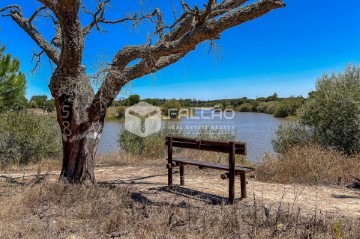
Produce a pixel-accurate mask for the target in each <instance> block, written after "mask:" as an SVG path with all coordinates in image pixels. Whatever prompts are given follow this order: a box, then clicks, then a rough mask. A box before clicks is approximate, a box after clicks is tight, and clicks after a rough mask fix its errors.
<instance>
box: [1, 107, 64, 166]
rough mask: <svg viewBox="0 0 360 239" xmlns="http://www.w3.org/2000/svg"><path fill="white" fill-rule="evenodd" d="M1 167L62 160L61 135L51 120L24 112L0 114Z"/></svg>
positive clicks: (44, 116) (52, 119) (50, 118)
mask: <svg viewBox="0 0 360 239" xmlns="http://www.w3.org/2000/svg"><path fill="white" fill-rule="evenodd" d="M0 135H1V136H0V164H2V165H4V164H5V165H6V164H9V163H20V164H28V163H30V162H36V161H39V160H41V159H42V158H44V157H51V158H58V157H61V136H60V130H59V127H58V124H57V123H56V120H55V118H54V117H51V116H47V115H41V116H39V115H35V114H32V113H29V112H27V111H20V112H7V113H3V114H0Z"/></svg>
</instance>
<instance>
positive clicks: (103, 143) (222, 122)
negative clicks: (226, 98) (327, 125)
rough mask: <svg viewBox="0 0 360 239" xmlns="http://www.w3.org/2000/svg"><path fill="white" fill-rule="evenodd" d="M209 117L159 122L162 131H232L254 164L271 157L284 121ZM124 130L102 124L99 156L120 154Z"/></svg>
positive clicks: (250, 116)
mask: <svg viewBox="0 0 360 239" xmlns="http://www.w3.org/2000/svg"><path fill="white" fill-rule="evenodd" d="M212 114H213V113H211V111H209V110H207V111H199V110H197V111H195V116H194V117H187V118H181V119H178V120H162V127H168V128H177V129H181V130H185V131H187V132H195V131H197V130H198V129H199V128H200V127H204V126H206V127H208V128H210V129H212V131H216V130H217V129H220V131H221V130H222V131H224V130H225V131H233V132H235V135H236V140H238V141H243V142H246V143H247V153H248V156H247V158H248V159H249V160H251V161H253V162H258V161H260V160H261V159H262V157H263V156H264V154H265V153H274V150H273V148H272V145H271V139H272V137H273V136H274V133H275V130H276V129H277V127H278V126H279V125H280V124H281V123H284V122H286V121H287V120H286V119H278V118H274V117H273V116H272V115H268V114H260V113H242V112H236V113H235V114H234V115H232V113H226V114H223V115H222V117H220V116H219V115H216V114H215V115H213V117H211V115H212ZM232 116H233V117H232ZM198 118H201V119H198ZM210 118H213V119H210ZM123 126H124V123H123V122H105V126H104V129H103V133H102V136H101V139H100V142H99V146H98V153H99V154H103V153H110V152H116V151H119V150H120V147H119V145H118V143H117V140H118V135H119V133H120V132H121V130H122V129H123ZM215 133H216V132H215Z"/></svg>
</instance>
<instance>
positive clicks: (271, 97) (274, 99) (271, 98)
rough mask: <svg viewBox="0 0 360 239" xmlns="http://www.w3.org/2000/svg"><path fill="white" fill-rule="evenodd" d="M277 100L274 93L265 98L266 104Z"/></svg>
mask: <svg viewBox="0 0 360 239" xmlns="http://www.w3.org/2000/svg"><path fill="white" fill-rule="evenodd" d="M278 99H279V98H278V95H277V94H276V93H274V94H273V95H271V96H269V97H266V99H265V101H266V102H268V101H277V100H278Z"/></svg>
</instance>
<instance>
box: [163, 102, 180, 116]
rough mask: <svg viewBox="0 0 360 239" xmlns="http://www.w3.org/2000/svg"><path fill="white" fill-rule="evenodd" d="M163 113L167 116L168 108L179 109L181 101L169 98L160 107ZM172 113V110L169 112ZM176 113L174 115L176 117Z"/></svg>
mask: <svg viewBox="0 0 360 239" xmlns="http://www.w3.org/2000/svg"><path fill="white" fill-rule="evenodd" d="M161 109H162V111H163V114H164V115H166V116H169V110H180V109H181V103H180V101H178V100H169V101H166V102H165V103H164V104H163V105H162V107H161ZM170 113H173V112H170ZM177 116H178V115H176V117H177Z"/></svg>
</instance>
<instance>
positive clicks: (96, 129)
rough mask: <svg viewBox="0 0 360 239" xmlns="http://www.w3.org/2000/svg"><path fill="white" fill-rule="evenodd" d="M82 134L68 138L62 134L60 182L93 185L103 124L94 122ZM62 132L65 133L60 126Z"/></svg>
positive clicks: (63, 128)
mask: <svg viewBox="0 0 360 239" xmlns="http://www.w3.org/2000/svg"><path fill="white" fill-rule="evenodd" d="M91 125H92V126H91V127H90V128H89V129H87V130H85V131H84V132H78V133H76V134H74V135H72V136H71V137H70V138H69V137H66V135H64V134H63V140H62V143H63V165H62V170H61V174H60V179H61V180H66V181H69V182H71V183H83V182H90V183H95V174H94V172H95V155H96V149H97V145H98V143H99V139H100V135H101V132H102V129H103V125H104V122H94V123H92V124H91ZM61 127H62V131H64V132H65V131H67V129H65V127H64V125H61Z"/></svg>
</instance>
